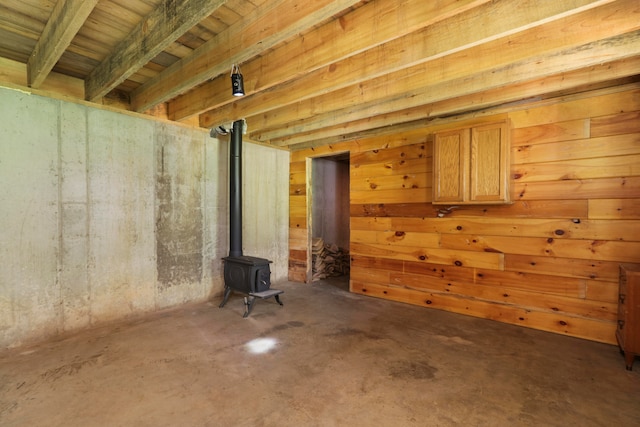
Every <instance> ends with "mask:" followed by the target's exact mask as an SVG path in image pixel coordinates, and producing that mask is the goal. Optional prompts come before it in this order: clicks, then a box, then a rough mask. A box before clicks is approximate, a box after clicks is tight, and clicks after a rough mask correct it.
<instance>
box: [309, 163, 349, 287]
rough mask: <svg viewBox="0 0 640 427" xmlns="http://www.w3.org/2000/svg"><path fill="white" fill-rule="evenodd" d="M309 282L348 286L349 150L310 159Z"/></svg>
mask: <svg viewBox="0 0 640 427" xmlns="http://www.w3.org/2000/svg"><path fill="white" fill-rule="evenodd" d="M311 169H312V177H311V218H310V223H311V227H310V230H311V239H310V246H311V248H310V249H311V251H310V252H311V254H312V260H311V262H312V271H311V274H312V281H313V282H316V281H320V280H323V281H326V282H327V283H330V284H334V285H336V286H339V287H341V288H345V289H348V288H349V234H350V233H349V230H350V227H349V219H350V214H349V153H348V152H347V153H341V154H337V155H332V156H327V157H318V158H314V159H313V160H312V165H311Z"/></svg>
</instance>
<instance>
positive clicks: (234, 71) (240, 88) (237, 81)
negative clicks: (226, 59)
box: [231, 64, 244, 96]
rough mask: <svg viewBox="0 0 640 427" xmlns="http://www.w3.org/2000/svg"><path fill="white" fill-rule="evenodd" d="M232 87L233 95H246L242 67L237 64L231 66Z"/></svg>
mask: <svg viewBox="0 0 640 427" xmlns="http://www.w3.org/2000/svg"><path fill="white" fill-rule="evenodd" d="M231 89H232V91H233V96H243V95H244V82H243V80H242V74H240V67H239V66H238V65H236V64H233V65H232V66H231Z"/></svg>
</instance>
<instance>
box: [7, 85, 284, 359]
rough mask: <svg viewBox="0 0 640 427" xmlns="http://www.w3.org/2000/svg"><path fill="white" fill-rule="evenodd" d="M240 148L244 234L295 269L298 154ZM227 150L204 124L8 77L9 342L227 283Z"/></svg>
mask: <svg viewBox="0 0 640 427" xmlns="http://www.w3.org/2000/svg"><path fill="white" fill-rule="evenodd" d="M244 152H245V158H246V159H247V160H246V161H249V162H251V161H253V162H255V161H256V160H252V159H260V161H259V163H260V173H261V177H262V180H258V179H253V180H252V179H246V180H245V185H244V189H243V195H244V199H245V204H244V207H245V208H244V220H245V224H246V226H245V227H244V229H245V230H244V233H245V247H246V250H251V251H252V252H255V255H257V256H264V257H268V258H270V259H272V260H273V261H274V264H273V268H272V271H273V273H272V281H274V282H277V281H279V280H286V277H287V251H288V244H287V239H288V231H287V229H288V222H287V216H288V215H287V212H288V196H287V194H288V165H289V154H288V152H286V151H281V150H274V149H270V148H267V147H262V146H258V145H255V144H250V143H245V144H244ZM227 159H228V154H227V141H218V140H217V139H213V138H211V137H210V136H209V135H208V133H207V132H204V131H202V130H199V129H192V128H187V127H182V126H178V125H173V124H169V123H166V122H160V121H155V120H150V119H146V118H144V117H142V116H138V115H128V114H121V113H117V112H113V111H107V110H103V109H97V108H93V107H90V106H87V105H83V104H74V103H69V102H65V101H61V100H56V99H51V98H45V97H41V96H37V95H32V94H28V93H24V92H20V91H16V90H10V89H6V88H0V218H1V219H0V221H1V222H0V259H1V260H2V262H0V347H14V346H19V345H22V344H25V343H28V342H34V341H37V340H41V339H44V338H47V337H51V336H55V335H59V334H61V333H64V332H67V331H74V330H78V329H82V328H86V327H90V326H92V325H96V324H100V323H104V322H108V321H112V320H116V319H123V318H127V317H132V316H137V315H140V314H141V313H144V312H149V311H154V310H158V309H162V308H165V307H171V306H175V305H179V304H183V303H187V302H193V301H203V300H206V299H208V298H211V297H213V296H217V295H219V294H220V293H221V291H222V287H223V281H222V260H221V258H222V257H224V256H226V255H227V254H228V243H227V242H228V231H227V224H228V210H227V193H228V185H227ZM251 169H252V168H249V167H246V168H245V171H246V172H245V174H247V173H248V172H249V171H251ZM256 195H257V196H256ZM256 200H257V201H259V203H260V205H259V208H256V205H255V203H256ZM259 223H261V224H263V227H261V228H260V229H257V228H256V225H255V224H259ZM253 254H254V253H252V255H253Z"/></svg>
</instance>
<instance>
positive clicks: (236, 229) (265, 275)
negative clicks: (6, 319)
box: [220, 120, 284, 317]
mask: <svg viewBox="0 0 640 427" xmlns="http://www.w3.org/2000/svg"><path fill="white" fill-rule="evenodd" d="M242 127H243V122H242V120H237V121H235V122H233V130H232V131H231V138H230V140H229V172H230V173H229V256H228V257H226V258H223V260H224V297H223V299H222V302H221V303H220V308H222V307H224V305H225V304H226V303H227V301H228V299H229V296H230V295H231V292H232V291H236V292H239V293H242V294H244V295H245V296H244V305H245V311H244V316H243V317H248V316H249V314H251V310H252V309H253V305H254V303H255V301H256V298H261V299H266V298H270V297H275V299H276V302H277V303H278V304H280V305H282V301H280V294H281V293H283V292H284V291H281V290H279V289H271V269H270V268H269V264H270V263H271V261H269V260H268V259H264V258H257V257H252V256H245V255H243V254H242V187H241V184H242Z"/></svg>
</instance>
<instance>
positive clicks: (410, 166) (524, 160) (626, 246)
mask: <svg viewBox="0 0 640 427" xmlns="http://www.w3.org/2000/svg"><path fill="white" fill-rule="evenodd" d="M505 118H508V119H509V120H510V121H511V124H512V130H511V159H512V160H511V186H512V189H511V190H512V200H513V203H512V204H510V205H501V206H489V205H487V206H464V207H459V208H455V209H452V210H451V212H450V213H446V214H445V215H444V216H443V217H438V215H437V214H438V209H442V208H443V207H442V206H434V205H432V204H431V200H432V173H433V171H432V152H433V147H432V139H433V132H435V131H437V130H438V131H439V130H443V129H447V128H454V127H455V126H459V125H460V124H461V123H464V124H466V123H469V122H485V121H492V120H501V119H505ZM345 149H348V150H349V151H350V153H351V154H350V160H351V191H350V195H351V197H350V203H351V241H350V246H351V280H350V289H351V291H352V292H355V293H360V294H365V295H370V296H374V297H380V298H385V299H390V300H394V301H401V302H406V303H409V304H415V305H421V306H425V307H429V308H436V309H441V310H447V311H452V312H457V313H463V314H468V315H472V316H477V317H482V318H488V319H493V320H498V321H501V322H506V323H511V324H516V325H521V326H526V327H531V328H535V329H541V330H545V331H551V332H556V333H561V334H566V335H570V336H575V337H580V338H586V339H590V340H595V341H600V342H605V343H615V335H614V333H615V327H616V323H615V320H616V313H617V288H618V265H619V264H620V263H621V262H628V263H640V86H638V85H629V86H625V87H620V88H616V89H608V90H602V91H594V92H591V93H589V94H582V95H573V96H566V97H564V98H560V99H554V100H546V101H540V102H538V103H532V104H529V105H527V106H520V107H519V109H511V110H502V111H499V112H498V111H495V112H494V113H493V114H491V115H477V116H475V117H467V118H460V117H458V118H452V119H450V120H449V121H444V122H437V123H436V122H435V121H434V125H432V126H430V127H425V128H423V129H419V130H411V131H407V132H404V133H398V134H393V135H385V136H379V137H372V138H368V139H363V140H358V141H355V142H350V143H343V144H339V145H335V146H326V147H321V148H315V149H309V150H303V151H298V152H294V153H292V156H291V176H290V231H291V232H290V240H289V243H290V254H289V278H290V280H296V281H304V280H305V277H306V270H307V246H308V242H307V230H306V227H307V225H306V218H307V212H306V206H307V200H306V190H305V189H306V180H307V177H306V172H305V170H306V168H305V163H306V159H307V158H308V157H314V156H318V155H326V154H330V153H331V152H334V151H344V150H345Z"/></svg>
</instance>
